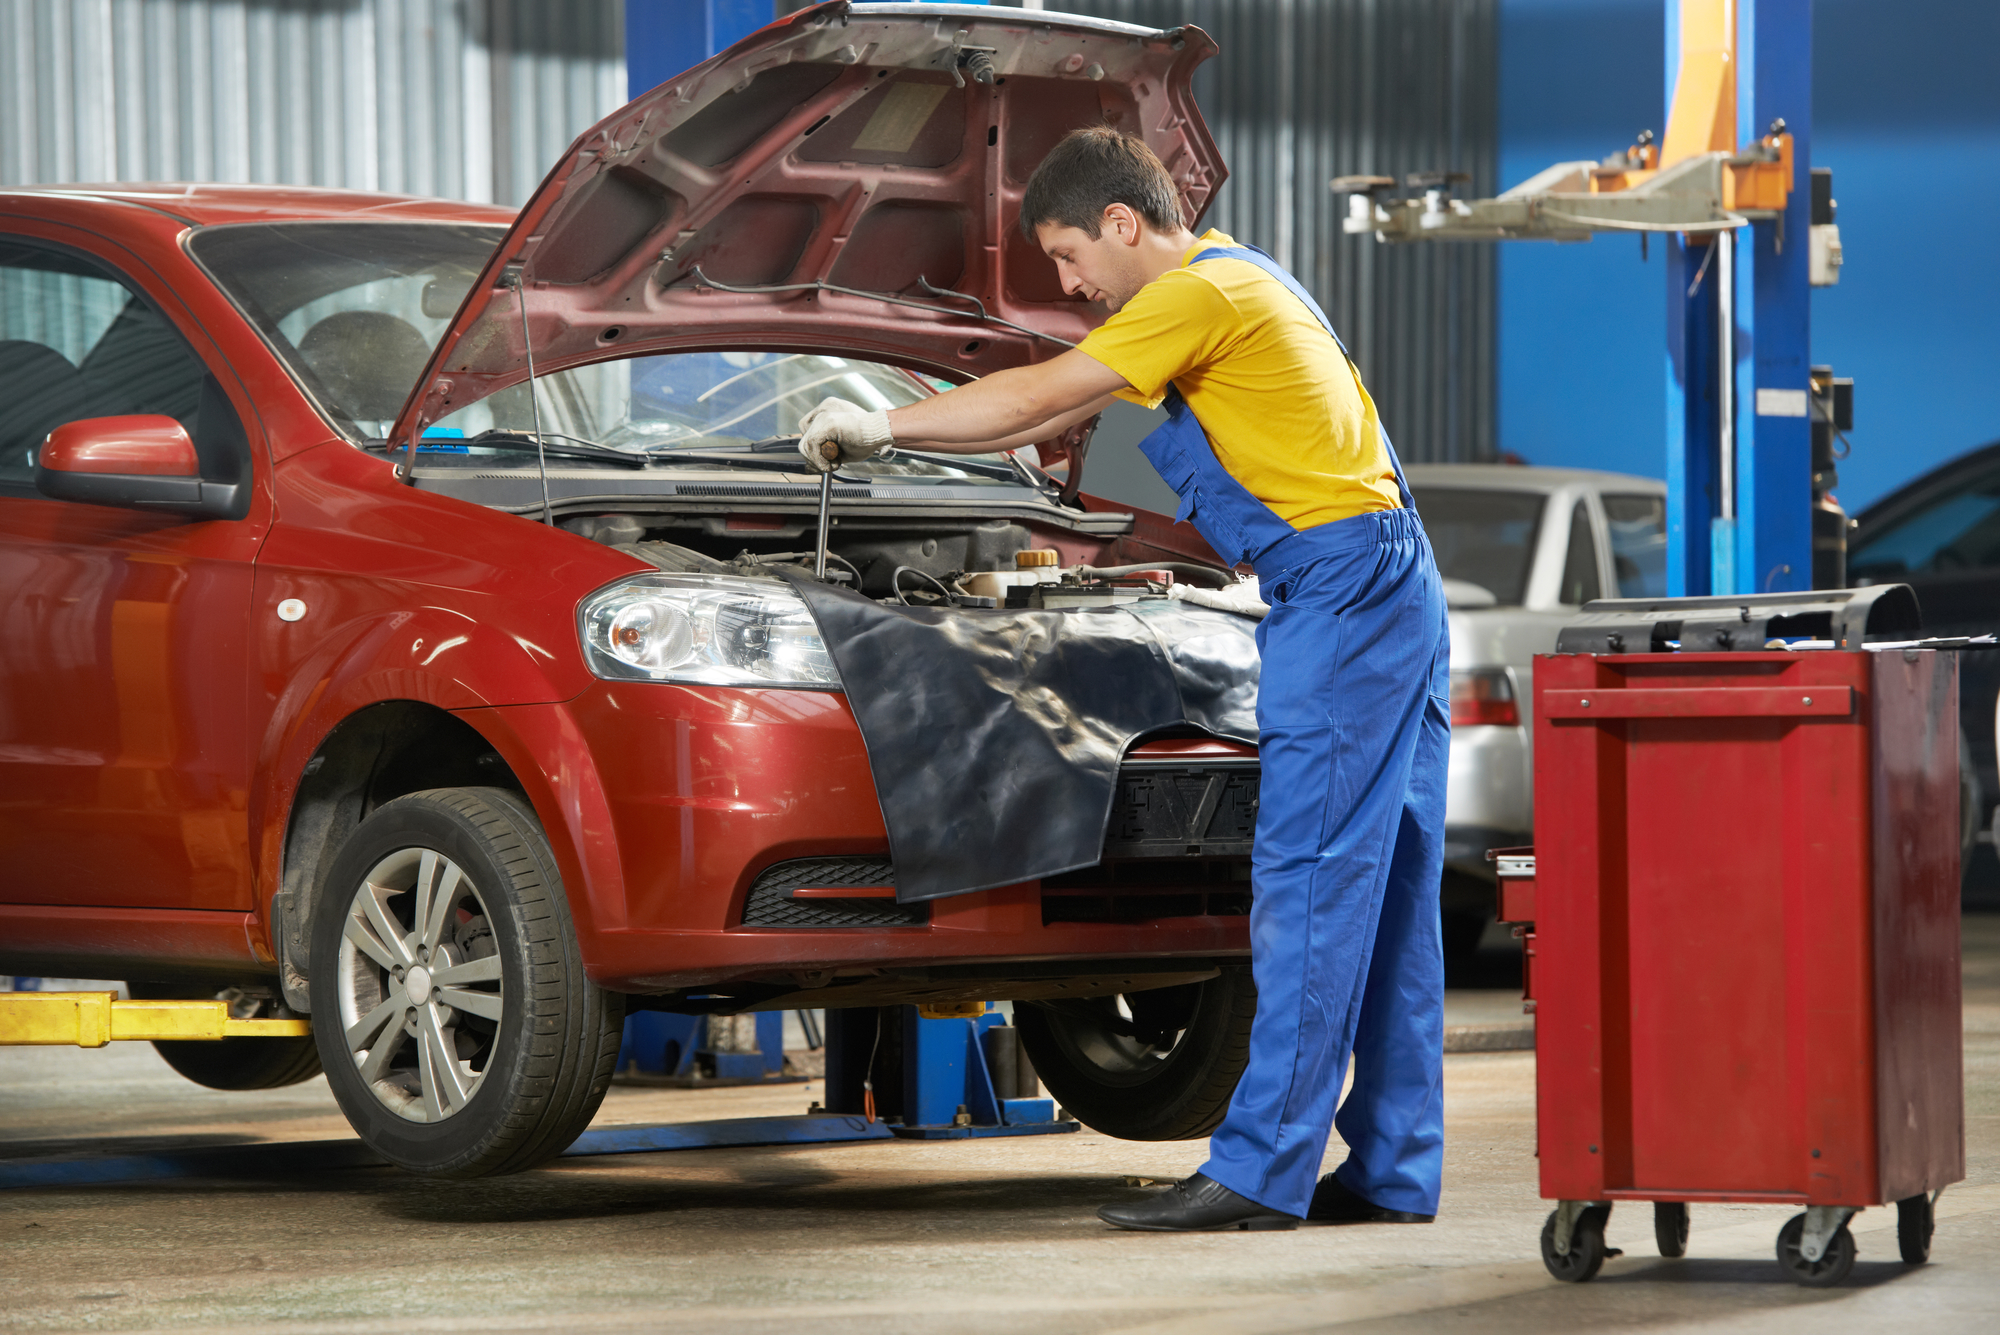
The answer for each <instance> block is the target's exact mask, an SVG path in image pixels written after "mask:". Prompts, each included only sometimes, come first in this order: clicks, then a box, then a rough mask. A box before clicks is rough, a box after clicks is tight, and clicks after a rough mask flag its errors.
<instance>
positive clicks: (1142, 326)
mask: <svg viewBox="0 0 2000 1335" xmlns="http://www.w3.org/2000/svg"><path fill="white" fill-rule="evenodd" d="M1236 244H1237V243H1236V242H1235V241H1233V240H1231V239H1230V238H1229V237H1227V236H1225V235H1223V234H1222V233H1221V232H1218V231H1216V230H1215V229H1213V228H1210V229H1209V230H1208V231H1207V232H1205V233H1204V234H1203V235H1202V238H1201V240H1200V241H1198V242H1197V243H1196V244H1195V245H1194V246H1193V248H1191V249H1190V250H1189V251H1188V253H1187V254H1185V255H1183V256H1182V257H1181V267H1180V268H1178V269H1173V270H1169V271H1168V272H1167V273H1164V274H1162V275H1160V276H1159V277H1158V278H1155V279H1154V280H1153V281H1152V282H1150V283H1148V284H1146V286H1145V287H1143V288H1141V289H1140V290H1139V292H1138V294H1137V295H1136V296H1134V297H1133V298H1132V300H1131V301H1129V302H1127V303H1126V304H1125V306H1124V307H1123V308H1122V309H1120V310H1118V311H1116V312H1115V313H1113V315H1112V316H1111V318H1110V319H1108V320H1106V321H1105V322H1104V323H1103V324H1102V325H1100V326H1099V327H1098V328H1096V329H1094V330H1092V331H1091V333H1090V335H1089V336H1088V337H1086V338H1085V339H1084V340H1083V342H1082V344H1081V345H1079V346H1081V347H1082V349H1083V351H1085V352H1087V353H1089V354H1090V355H1091V356H1092V357H1093V358H1095V359H1096V360H1098V361H1100V362H1102V363H1103V364H1104V365H1105V366H1107V367H1109V368H1110V369H1111V370H1113V371H1116V372H1117V373H1118V374H1119V375H1121V376H1123V377H1124V378H1125V382H1126V383H1127V384H1128V385H1130V386H1132V389H1131V390H1130V391H1127V390H1119V391H1118V394H1119V397H1120V398H1125V399H1130V400H1131V401H1132V402H1134V403H1140V404H1144V405H1145V406H1146V407H1148V408H1154V407H1158V406H1159V404H1160V402H1161V401H1162V400H1164V399H1165V398H1166V395H1167V386H1168V384H1169V382H1171V383H1172V384H1173V385H1174V386H1176V387H1177V388H1178V389H1179V390H1180V392H1181V397H1182V398H1184V399H1186V400H1187V405H1188V407H1189V408H1190V409H1191V410H1192V411H1193V412H1194V415H1195V417H1196V418H1197V419H1198V420H1199V421H1200V422H1201V425H1202V430H1203V431H1205V432H1206V433H1207V435H1208V442H1209V445H1210V447H1211V448H1213V449H1214V451H1215V457H1216V459H1217V460H1218V461H1220V462H1221V464H1222V466H1223V467H1224V468H1226V469H1228V470H1229V473H1230V475H1231V476H1232V477H1234V478H1235V479H1236V480H1237V481H1238V482H1241V483H1242V484H1243V486H1244V489H1245V490H1247V491H1248V492H1249V493H1250V494H1251V495H1252V496H1255V497H1256V498H1257V499H1258V500H1260V501H1262V502H1264V504H1266V505H1268V506H1269V507H1271V509H1272V511H1273V512H1274V513H1276V514H1277V516H1278V517H1279V518H1280V519H1283V520H1284V521H1285V522H1286V523H1288V524H1290V525H1291V526H1292V527H1293V528H1295V529H1308V528H1313V527H1316V526H1317V525H1320V524H1330V523H1332V522H1333V521H1334V520H1336V519H1346V518H1348V517H1349V516H1352V515H1358V514H1366V513H1367V512H1369V511H1371V510H1395V509H1399V508H1401V505H1402V501H1401V499H1400V493H1398V491H1397V489H1396V474H1395V471H1394V469H1393V468H1392V467H1391V466H1390V463H1389V454H1388V451H1387V450H1385V449H1383V448H1382V438H1381V434H1380V432H1379V431H1378V430H1377V429H1376V418H1375V404H1374V402H1373V401H1372V400H1371V399H1370V398H1369V397H1368V391H1367V390H1366V389H1364V388H1363V387H1362V384H1361V377H1360V376H1359V375H1357V374H1356V373H1355V371H1354V368H1353V367H1352V366H1350V365H1349V364H1348V361H1347V358H1346V357H1345V356H1343V355H1342V354H1341V351H1340V348H1339V346H1338V345H1336V344H1335V343H1334V341H1333V338H1332V337H1331V336H1330V335H1329V334H1328V333H1327V332H1326V330H1325V328H1323V327H1322V326H1321V325H1320V322H1319V321H1318V320H1317V319H1315V318H1314V317H1313V313H1312V312H1311V311H1309V310H1307V309H1306V307H1305V304H1304V303H1303V302H1301V301H1300V300H1299V299H1298V298H1297V297H1295V296H1293V295H1292V294H1291V292H1290V291H1289V290H1287V289H1286V287H1285V285H1284V284H1283V283H1280V282H1279V281H1278V280H1277V279H1275V278H1273V277H1271V275H1270V274H1268V273H1265V272H1264V271H1263V270H1262V269H1260V268H1258V267H1257V266H1256V265H1254V264H1251V263H1249V262H1248V261H1246V260H1237V259H1214V260H1204V261H1203V262H1202V263H1200V264H1194V265H1191V264H1189V263H1188V261H1189V260H1191V259H1193V258H1194V257H1195V256H1196V255H1199V254H1200V253H1201V252H1202V251H1204V250H1209V249H1212V248H1214V247H1217V246H1234V245H1236Z"/></svg>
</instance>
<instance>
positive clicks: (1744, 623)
mask: <svg viewBox="0 0 2000 1335" xmlns="http://www.w3.org/2000/svg"><path fill="white" fill-rule="evenodd" d="M1922 629H1923V613H1922V612H1921V610H1919V608H1918V607H1917V595H1916V593H1915V591H1913V590H1912V589H1911V588H1910V586H1909V585H1907V584H1876V585H1871V586H1870V587H1868V588H1865V589H1814V590H1809V591H1806V592H1800V593H1764V594H1744V595H1740V596H1736V597H1721V598H1600V599H1597V600H1596V601H1594V602H1589V603H1585V604H1584V605H1583V610H1582V613H1581V614H1580V615H1579V616H1578V617H1577V618H1576V619H1575V620H1574V621H1572V622H1570V623H1569V624H1568V625H1566V626H1564V627H1563V628H1562V631H1561V633H1559V634H1558V635H1557V636H1556V652H1557V653H1559V654H1649V653H1650V654H1659V653H1671V652H1674V651H1676V650H1678V651H1679V652H1682V653H1726V652H1739V653H1740V652H1745V651H1751V650H1763V649H1766V648H1770V647H1773V642H1774V641H1778V642H1794V641H1807V642H1813V645H1814V647H1824V648H1829V649H1860V648H1862V647H1863V646H1864V644H1865V643H1866V641H1867V640H1868V639H1869V638H1871V637H1872V638H1875V639H1878V640H1880V639H1896V640H1911V639H1915V638H1916V637H1917V635H1918V634H1919V633H1920V632H1921V631H1922ZM1778 647H1785V645H1784V644H1783V643H1780V644H1779V645H1778Z"/></svg>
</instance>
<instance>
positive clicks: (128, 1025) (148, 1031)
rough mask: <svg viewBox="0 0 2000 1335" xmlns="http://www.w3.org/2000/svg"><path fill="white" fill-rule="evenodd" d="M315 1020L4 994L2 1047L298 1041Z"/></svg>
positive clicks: (208, 1005)
mask: <svg viewBox="0 0 2000 1335" xmlns="http://www.w3.org/2000/svg"><path fill="white" fill-rule="evenodd" d="M311 1032H312V1022H311V1021H310V1020H238V1019H235V1018H233V1017H231V1015H230V1014H229V1003H228V1002H226V1001H120V1000H119V999H118V994H117V993H116V992H9V993H6V994H4V995H0V1046H8V1047H18V1046H23V1045H30V1044H39V1045H43V1046H48V1045H55V1046H60V1047H70V1046H75V1047H79V1048H101V1047H103V1046H104V1045H105V1044H106V1043H109V1042H111V1041H112V1040H114V1039H120V1040H123V1039H138V1040H147V1039H161V1038H164V1039H195V1040H202V1039H220V1038H299V1037H303V1036H304V1035H306V1034H310V1033H311Z"/></svg>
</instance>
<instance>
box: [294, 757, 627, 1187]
mask: <svg viewBox="0 0 2000 1335" xmlns="http://www.w3.org/2000/svg"><path fill="white" fill-rule="evenodd" d="M313 919H314V920H313V947H312V1003H313V1020H314V1024H313V1033H314V1035H315V1037H316V1038H317V1040H318V1043H319V1053H320V1060H321V1062H322V1064H323V1065H324V1066H325V1067H326V1075H327V1083H328V1084H329V1085H330V1086H331V1087H332V1089H333V1094H334V1097H335V1099H336V1100H338V1101H339V1103H340V1107H341V1111H342V1112H344V1113H346V1114H347V1119H348V1121H350V1122H351V1123H353V1125H354V1129H355V1131H356V1132H357V1133H358V1134H359V1135H360V1137H361V1139H362V1140H363V1141H365V1142H367V1144H368V1145H369V1146H370V1148H372V1149H374V1150H375V1151H376V1152H377V1153H379V1154H381V1155H382V1157H383V1158H385V1159H388V1160H389V1161H390V1162H391V1163H394V1164H398V1165H400V1166H401V1167H404V1168H407V1169H409V1170H410V1171H412V1172H416V1173H424V1174H427V1175H431V1176H436V1177H457V1178H466V1177H481V1176H485V1175H488V1174H495V1173H517V1172H520V1171H522V1170H523V1169H526V1168H532V1167H534V1166H535V1165H536V1164H539V1163H541V1162H543V1161H544V1160H547V1159H550V1158H552V1157H554V1156H555V1155H557V1154H560V1153H562V1151H563V1150H564V1149H566V1148H567V1147H568V1146H569V1144H570V1142H571V1141H573V1140H575V1139H576V1137H577V1136H578V1135H579V1134H581V1133H582V1131H583V1129H584V1128H585V1127H586V1126H588V1125H589V1124H590V1119H591V1118H592V1117H593V1116H594V1115H595V1114H596V1112H597V1107H598V1104H599V1103H601V1102H602V1101H603V1099H604V1091H605V1089H606V1088H607V1087H608V1086H609V1085H610V1082H611V1071H612V1066H613V1064H614V1062H615V1061H616V1059H617V1055H618V1042H619V1037H620V1033H621V1029H622V1022H623V1018H624V1006H623V1000H622V998H620V997H619V996H618V995H617V994H615V993H608V992H605V991H603V990H602V989H600V988H598V987H596V986H595V985H594V984H592V983H591V981H590V980H589V978H587V977H586V976H585V975H584V971H583V963H582V959H581V956H580V955H579V953H578V950H577V944H576V930H575V927H574V926H573V925H572V923H571V921H570V916H569V905H568V902H567V900H566V899H565V897H564V895H563V889H562V880H561V877H560V874H559V873H558V872H557V869H556V864H555V858H554V856H553V855H552V853H551V852H550V850H549V846H548V841H547V840H546V839H545V838H544V837H543V835H542V830H541V826H540V824H539V823H538V822H537V821H536V819H535V816H534V813H533V812H532V811H531V810H530V809H529V808H528V806H527V805H526V804H525V803H524V802H523V801H522V800H521V799H520V798H519V797H518V796H516V795H514V794H513V793H510V792H506V791H504V790H501V789H496V788H438V789H432V790H430V791H427V792H420V793H411V794H408V795H407V796H404V797H399V798H397V799H395V800H394V801H392V802H388V803H385V804H384V805H383V806H381V807H380V808H378V809H377V810H376V811H375V812H374V813H373V814H372V815H370V816H369V817H368V819H367V820H365V821H363V822H362V823H361V825H360V826H359V827H358V828H357V829H356V830H355V831H354V833H353V834H352V835H350V836H349V837H348V839H347V841H346V842H345V843H344V844H342V845H341V848H340V852H339V853H338V855H337V856H336V857H335V859H334V862H333V866H332V869H331V871H330V872H329V874H328V876H327V880H326V884H325V886H324V887H323V889H322V890H321V892H320V895H319V898H318V901H317V903H316V905H315V907H314V913H313Z"/></svg>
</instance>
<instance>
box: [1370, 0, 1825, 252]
mask: <svg viewBox="0 0 2000 1335" xmlns="http://www.w3.org/2000/svg"><path fill="white" fill-rule="evenodd" d="M1735 19H1736V6H1735V4H1734V3H1733V0H1680V32H1681V57H1680V71H1679V74H1678V77H1677V78H1676V80H1675V82H1674V102H1673V107H1672V109H1671V111H1670V112H1669V113H1668V117H1667V137H1666V141H1665V142H1664V143H1662V144H1659V145H1657V146H1656V145H1655V144H1653V142H1652V135H1651V133H1650V132H1648V133H1646V134H1643V135H1641V136H1640V137H1639V142H1638V143H1636V144H1634V145H1632V147H1630V148H1628V149H1626V150H1624V151H1623V152H1621V153H1614V154H1612V155H1611V156H1610V157H1608V158H1606V159H1604V160H1603V161H1602V162H1558V163H1557V164H1555V165H1554V166H1553V167H1549V168H1546V169H1545V170H1543V171H1540V172H1537V173H1536V174H1535V175H1534V176H1531V177H1529V178H1528V179H1527V180H1526V181H1523V182H1522V183H1521V184H1519V185H1517V186H1515V187H1514V188H1513V189H1511V190H1508V191H1505V192H1504V193H1502V194H1500V195H1499V196H1497V197H1495V198H1493V199H1477V200H1462V199H1453V198H1452V197H1451V186H1452V183H1453V181H1454V180H1459V179H1463V177H1458V176H1454V175H1451V174H1447V173H1431V174H1428V175H1423V176H1413V177H1411V178H1410V181H1409V184H1410V185H1411V186H1414V187H1418V188H1420V189H1422V191H1423V193H1422V195H1421V196H1420V197H1418V198H1414V199H1392V198H1390V197H1389V192H1390V191H1392V190H1393V189H1394V188H1395V185H1396V182H1395V180H1394V178H1392V177H1387V176H1341V177H1336V178H1335V179H1334V181H1333V182H1332V185H1333V189H1334V191H1335V193H1337V194H1344V195H1347V196H1348V201H1347V217H1346V218H1345V219H1343V220H1342V223H1341V229H1342V230H1343V231H1345V232H1349V233H1360V232H1373V233H1375V237H1376V239H1377V240H1378V241H1497V240H1541V241H1587V240H1589V239H1590V237H1591V235H1592V234H1593V233H1596V232H1684V233H1697V234H1698V233H1703V232H1725V231H1729V230H1731V229H1733V228H1737V227H1742V226H1744V225H1745V224H1747V223H1750V222H1753V221H1764V220H1767V219H1771V218H1775V217H1777V216H1778V215H1779V214H1780V213H1782V212H1783V211H1784V208H1785V200H1786V198H1787V197H1788V196H1789V195H1790V193H1791V190H1792V185H1793V173H1792V137H1791V135H1789V134H1787V133H1785V126H1784V122H1783V121H1775V122H1773V123H1772V125H1771V129H1770V132H1769V133H1768V134H1766V135H1765V136H1764V137H1763V138H1762V139H1760V140H1758V141H1757V142H1756V143H1755V144H1753V145H1752V146H1751V147H1749V148H1748V149H1744V150H1740V151H1739V149H1738V147H1737V144H1736V22H1735Z"/></svg>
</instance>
